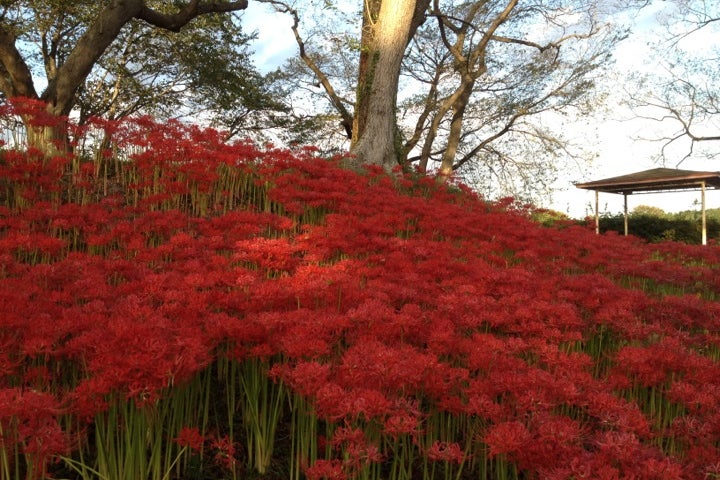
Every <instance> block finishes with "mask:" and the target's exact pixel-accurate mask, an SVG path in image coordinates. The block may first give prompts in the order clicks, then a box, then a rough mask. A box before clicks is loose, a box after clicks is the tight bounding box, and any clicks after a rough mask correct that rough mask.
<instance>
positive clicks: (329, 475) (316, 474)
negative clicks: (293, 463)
mask: <svg viewBox="0 0 720 480" xmlns="http://www.w3.org/2000/svg"><path fill="white" fill-rule="evenodd" d="M303 473H304V474H305V477H307V479H308V480H347V479H348V478H349V477H348V476H347V475H346V474H345V471H344V468H343V463H342V462H341V461H340V460H317V461H315V463H313V464H312V465H311V466H309V467H306V468H305V469H304V470H303Z"/></svg>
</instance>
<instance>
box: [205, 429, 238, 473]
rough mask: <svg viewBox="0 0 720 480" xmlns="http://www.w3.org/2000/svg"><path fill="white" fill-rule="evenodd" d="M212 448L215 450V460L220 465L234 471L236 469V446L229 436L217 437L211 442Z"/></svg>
mask: <svg viewBox="0 0 720 480" xmlns="http://www.w3.org/2000/svg"><path fill="white" fill-rule="evenodd" d="M210 447H211V448H213V449H214V450H215V455H214V459H215V462H216V463H217V464H218V465H222V466H223V467H225V468H227V469H229V470H232V469H234V468H235V465H236V463H237V459H236V458H235V453H236V449H235V444H234V443H233V441H232V440H231V439H230V438H229V437H227V436H220V437H215V438H212V439H211V440H210Z"/></svg>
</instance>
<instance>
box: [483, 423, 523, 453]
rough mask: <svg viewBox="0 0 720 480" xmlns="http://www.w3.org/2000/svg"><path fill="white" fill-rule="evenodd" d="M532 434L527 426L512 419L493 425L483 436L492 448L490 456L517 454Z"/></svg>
mask: <svg viewBox="0 0 720 480" xmlns="http://www.w3.org/2000/svg"><path fill="white" fill-rule="evenodd" d="M531 438H532V436H531V434H530V432H529V431H528V429H527V427H526V426H525V425H523V424H522V423H520V422H517V421H511V422H503V423H497V424H495V425H492V426H491V427H490V428H489V429H488V431H487V432H486V433H485V435H484V436H483V441H484V442H485V443H486V444H487V445H488V447H489V448H490V452H489V454H490V456H491V457H494V456H496V455H500V454H510V455H512V454H517V453H519V452H521V451H522V449H523V448H524V447H525V446H526V445H527V444H528V442H530V440H531Z"/></svg>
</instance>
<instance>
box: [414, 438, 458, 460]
mask: <svg viewBox="0 0 720 480" xmlns="http://www.w3.org/2000/svg"><path fill="white" fill-rule="evenodd" d="M424 453H425V455H427V457H428V458H429V459H430V460H432V461H435V462H438V461H442V462H450V463H457V464H461V463H462V462H463V461H465V453H464V452H463V451H462V448H460V445H459V444H457V443H447V442H441V441H439V440H435V441H434V442H433V444H432V445H430V446H429V447H428V448H427V449H425V452H424Z"/></svg>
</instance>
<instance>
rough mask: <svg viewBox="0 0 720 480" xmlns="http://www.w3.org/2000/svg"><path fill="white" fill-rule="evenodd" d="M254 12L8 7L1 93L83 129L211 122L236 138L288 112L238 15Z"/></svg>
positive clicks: (166, 5) (148, 1) (55, 4)
mask: <svg viewBox="0 0 720 480" xmlns="http://www.w3.org/2000/svg"><path fill="white" fill-rule="evenodd" d="M245 7H247V0H245V1H236V2H220V1H212V2H208V1H196V0H193V1H175V2H162V1H159V0H125V1H119V0H113V1H109V2H90V1H72V2H71V1H62V0H52V1H38V0H16V1H5V2H3V3H2V4H0V92H1V93H2V94H3V96H5V97H7V98H9V97H17V96H21V97H28V98H31V99H39V100H42V101H44V102H47V105H48V107H47V111H48V113H50V114H52V115H67V114H69V113H71V112H73V111H78V112H79V115H80V120H81V122H82V121H84V120H85V119H87V118H88V117H89V116H91V115H102V116H106V117H110V118H119V117H121V116H124V115H128V114H132V113H138V112H142V113H149V114H153V115H156V116H160V117H166V118H167V117H169V116H178V115H193V116H194V118H195V119H197V120H201V119H203V118H208V117H210V116H212V117H213V118H214V119H215V120H214V122H215V123H216V126H220V127H224V128H228V129H229V130H230V132H231V133H236V132H237V131H238V130H239V129H240V128H243V127H248V126H256V125H257V123H258V121H259V120H258V118H259V117H263V118H264V119H265V120H267V119H268V118H269V117H272V115H274V114H275V113H277V112H282V111H283V110H284V108H283V107H282V105H281V104H280V103H279V102H277V101H276V100H275V95H274V94H273V92H271V91H270V90H268V89H267V88H266V87H265V85H266V81H265V78H264V77H263V76H262V75H260V74H259V73H258V72H257V71H256V70H255V68H254V67H253V64H252V62H251V60H250V53H249V52H248V50H247V44H248V42H249V40H250V38H251V37H249V36H248V35H245V34H244V33H243V32H242V29H241V27H240V22H239V20H238V18H237V17H235V16H233V14H232V12H236V11H238V10H242V9H244V8H245ZM23 121H26V122H27V119H23ZM30 130H32V129H29V133H35V134H38V132H32V131H30ZM47 133H48V132H46V131H43V132H39V134H38V135H36V136H37V137H40V138H34V139H30V143H35V144H40V143H42V142H43V141H45V140H47V138H45V137H47ZM58 136H62V132H58V131H54V132H51V137H52V138H57V137H58Z"/></svg>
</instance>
